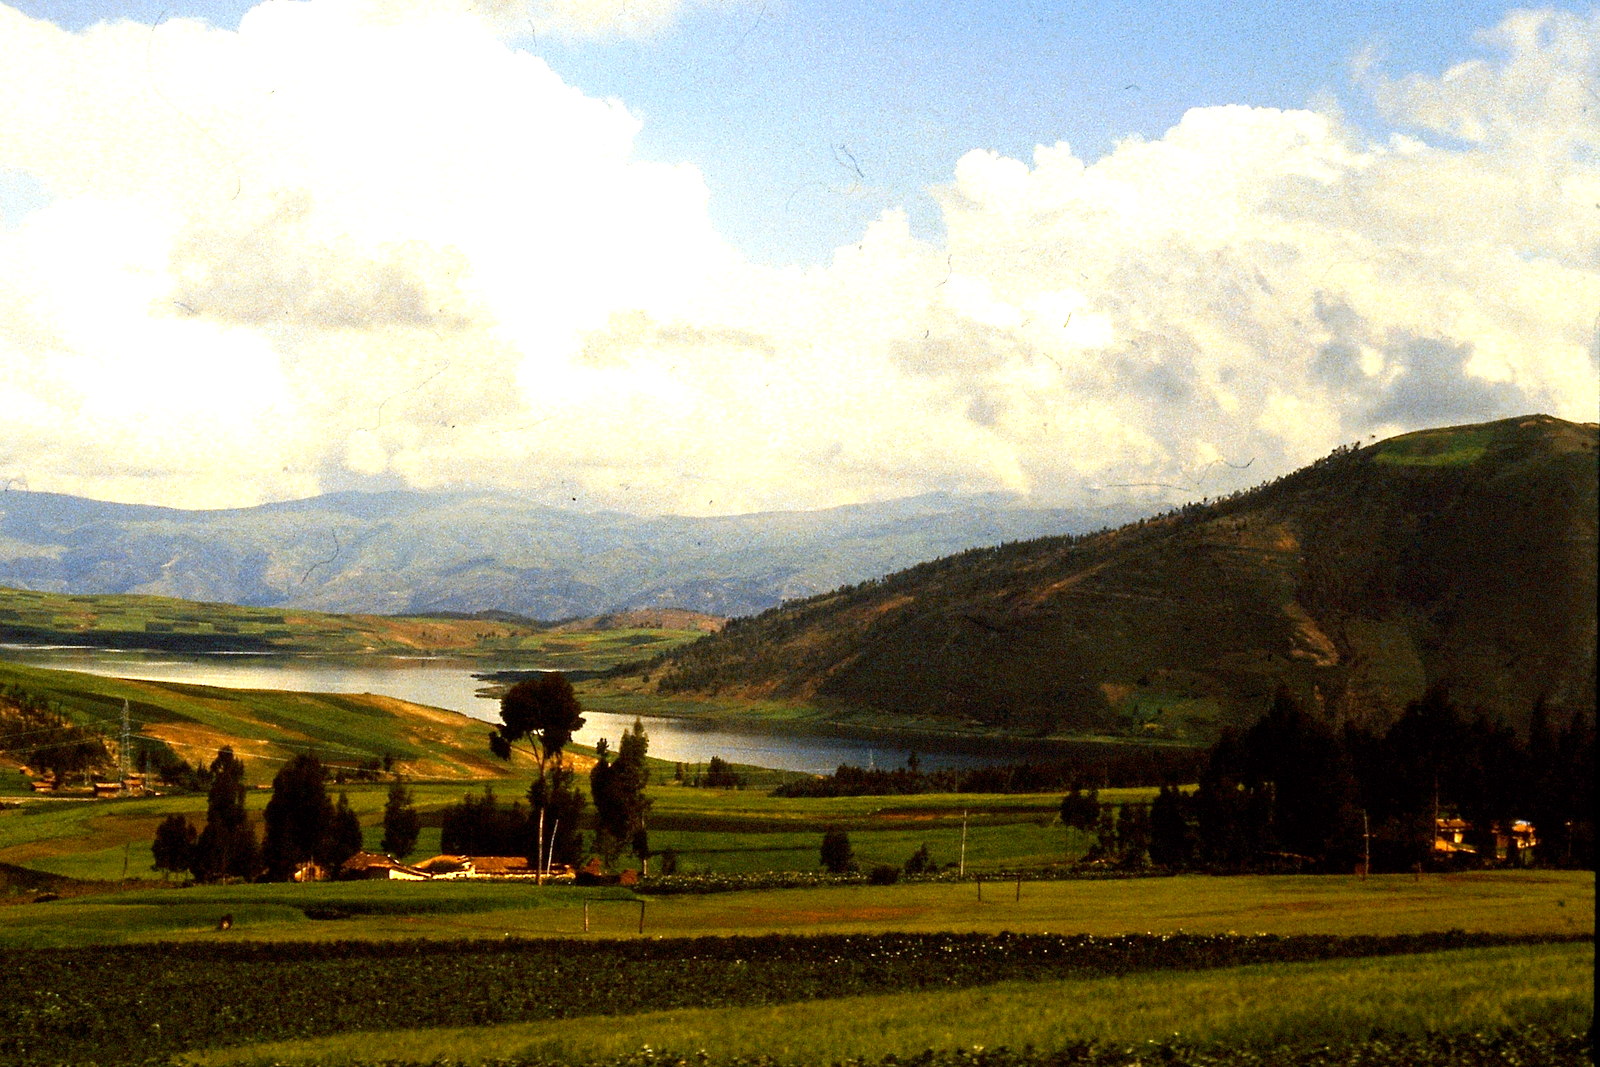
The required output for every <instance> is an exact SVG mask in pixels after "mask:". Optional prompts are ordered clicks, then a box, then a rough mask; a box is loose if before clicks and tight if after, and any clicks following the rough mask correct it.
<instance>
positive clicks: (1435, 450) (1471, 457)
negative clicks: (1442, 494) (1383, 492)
mask: <svg viewBox="0 0 1600 1067" xmlns="http://www.w3.org/2000/svg"><path fill="white" fill-rule="evenodd" d="M1496 440H1497V434H1496V433H1495V431H1494V430H1493V429H1490V428H1482V429H1477V428H1474V429H1461V428H1454V427H1452V428H1446V429H1439V430H1424V431H1422V432H1420V433H1409V434H1406V435H1405V436H1403V437H1396V438H1394V439H1393V440H1390V441H1386V442H1384V443H1383V444H1382V445H1381V446H1379V448H1378V451H1376V452H1375V453H1373V457H1372V458H1373V461H1374V462H1377V463H1382V464H1385V465H1387V466H1395V467H1470V466H1471V465H1472V464H1474V463H1476V462H1477V461H1478V460H1480V459H1482V458H1483V457H1484V456H1485V455H1487V454H1488V452H1489V448H1490V446H1491V445H1493V444H1494V443H1495V442H1496Z"/></svg>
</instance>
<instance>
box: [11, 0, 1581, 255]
mask: <svg viewBox="0 0 1600 1067" xmlns="http://www.w3.org/2000/svg"><path fill="white" fill-rule="evenodd" d="M13 6H15V7H16V8H17V9H18V10H21V11H24V12H27V13H29V14H32V15H35V16H38V17H43V18H48V19H50V20H51V21H53V22H55V23H57V24H58V25H61V26H63V27H66V28H69V29H82V28H83V27H85V26H88V25H90V24H92V23H94V22H98V21H101V20H104V19H114V18H122V19H131V20H133V21H136V22H144V23H148V24H155V23H157V22H159V21H161V20H163V19H172V18H177V17H194V18H203V19H206V20H207V21H209V22H211V23H213V24H215V25H217V26H220V27H226V28H230V29H232V28H237V26H238V22H239V18H240V16H241V15H242V14H243V13H244V12H245V11H247V10H248V9H249V8H251V7H253V6H255V5H254V4H253V3H241V2H238V0H217V2H208V3H194V2H177V0H131V2H126V3H98V2H90V3H78V2H73V3H59V2H49V0H46V2H38V0H23V2H19V3H16V4H14V5H13ZM1567 6H1569V7H1570V9H1571V10H1575V11H1581V10H1584V7H1583V5H1567ZM963 8H965V9H964V10H963ZM1152 10H1153V9H1152V8H1151V7H1150V6H1149V5H1142V4H1066V3H1044V2H1016V3H1013V2H1006V3H991V4H977V5H970V6H967V5H950V4H946V3H935V2H927V0H907V2H896V3H880V4H863V3H852V2H840V0H832V2H805V0H787V2H786V0H758V2H752V3H738V4H729V5H725V6H724V5H715V6H707V7H690V8H688V9H687V10H685V11H683V12H682V14H681V15H680V17H679V18H678V19H677V20H675V21H674V22H673V23H672V24H671V25H670V26H668V27H667V28H665V29H664V30H662V31H661V32H659V33H657V34H652V35H650V36H648V37H644V38H639V37H628V36H620V37H619V36H612V35H601V36H598V37H592V36H574V35H571V34H561V33H558V32H551V33H547V34H545V35H543V36H542V37H541V36H540V35H538V34H537V33H532V32H530V33H527V34H514V35H511V36H510V37H509V41H510V43H512V44H513V45H514V46H515V47H517V48H520V49H525V50H528V51H531V52H534V53H536V54H538V55H541V56H543V57H544V58H545V59H546V60H547V61H548V62H549V63H550V65H551V66H552V67H553V68H554V69H555V70H556V72H557V73H559V74H560V75H561V76H562V77H563V78H564V79H565V80H566V81H568V82H569V83H570V84H572V85H575V86H577V87H579V88H581V89H583V90H584V91H585V92H587V93H590V94H591V95H596V96H602V97H615V98H617V99H620V100H621V101H622V102H623V103H624V104H626V105H627V106H628V107H629V108H630V109H631V110H633V111H634V112H636V113H637V114H638V115H639V116H641V117H642V118H643V119H644V127H643V129H642V131H641V133H640V135H639V138H638V142H637V148H638V151H639V153H640V154H641V155H642V156H644V157H647V158H651V159H655V160H659V161H664V162H680V161H688V162H691V163H693V164H694V165H696V166H697V167H698V168H700V170H701V171H702V172H703V173H704V174H705V177H706V181H707V183H708V185H709V186H710V189H711V194H712V199H711V215H712V218H713V219H714V220H715V222H716V223H717V226H718V228H719V230H720V231H721V232H722V233H723V234H724V235H726V236H727V237H728V238H729V239H730V240H732V241H734V242H735V243H736V244H737V245H738V246H739V247H740V248H741V249H743V250H744V251H745V252H746V253H747V254H749V255H750V256H752V257H753V258H755V259H757V260H760V261H762V262H767V263H816V262H825V261H826V259H827V257H828V256H829V254H831V252H832V251H833V249H834V248H836V247H838V246H840V245H843V244H846V243H848V242H849V241H851V240H852V239H854V238H855V237H856V236H857V235H858V234H859V233H860V232H861V229H862V228H863V226H864V225H865V224H866V223H867V222H869V221H870V220H871V219H872V218H873V217H875V216H876V215H877V214H878V213H879V212H880V211H882V210H883V209H885V208H890V207H903V208H904V209H906V210H907V211H908V212H909V213H910V215H911V219H912V223H913V230H914V232H917V233H919V234H922V235H932V234H936V233H937V232H938V229H939V225H940V223H939V215H938V211H937V210H936V208H935V206H934V204H933V202H932V201H931V200H930V199H929V198H928V196H927V195H926V189H927V188H928V187H930V186H933V185H937V184H940V183H944V182H948V181H949V177H950V170H951V167H952V166H953V164H954V162H955V160H956V159H958V158H960V156H961V155H963V154H964V153H965V152H967V151H969V150H971V149H973V148H990V149H995V150H997V151H999V152H1001V153H1003V154H1005V155H1008V156H1011V157H1014V158H1026V156H1027V154H1028V153H1030V152H1031V151H1032V149H1033V146H1034V145H1036V144H1053V143H1055V142H1056V141H1063V140H1064V141H1067V142H1068V143H1070V144H1071V145H1072V146H1073V148H1074V149H1075V150H1076V152H1077V153H1078V154H1079V155H1080V156H1082V157H1084V158H1086V159H1089V160H1093V159H1097V158H1099V157H1100V156H1102V155H1104V154H1105V153H1107V152H1109V151H1110V150H1111V149H1112V148H1113V147H1114V145H1115V144H1116V142H1118V141H1119V140H1122V139H1124V138H1126V137H1129V136H1134V135H1136V136H1140V137H1144V138H1147V139H1154V138H1159V137H1160V136H1161V135H1162V133H1164V132H1165V131H1166V130H1167V129H1169V128H1170V127H1172V126H1173V125H1175V124H1176V123H1177V122H1178V120H1179V119H1180V118H1181V117H1182V116H1183V113H1184V112H1185V111H1187V110H1188V109H1189V108H1192V107H1205V106H1210V105H1217V104H1249V105H1255V106H1261V107H1276V108H1299V107H1304V106H1306V105H1307V104H1308V103H1309V102H1311V101H1314V100H1316V99H1318V98H1336V99H1338V100H1339V101H1340V103H1341V104H1342V105H1343V106H1344V107H1345V108H1346V109H1347V112H1348V114H1349V116H1350V117H1351V118H1352V120H1353V121H1355V122H1357V123H1358V124H1360V125H1361V126H1362V127H1363V128H1365V129H1368V130H1372V131H1381V130H1382V129H1384V128H1385V123H1384V122H1383V121H1382V120H1381V119H1380V118H1379V117H1378V116H1377V115H1376V114H1375V113H1374V112H1373V111H1372V109H1371V107H1370V106H1368V104H1367V101H1366V100H1365V99H1364V98H1363V96H1362V95H1361V94H1360V93H1352V92H1351V85H1350V81H1351V62H1352V60H1353V59H1354V58H1355V57H1356V56H1357V55H1358V54H1360V53H1362V52H1363V51H1365V50H1368V49H1373V50H1376V52H1377V54H1379V55H1380V56H1381V57H1382V59H1383V62H1384V64H1385V65H1386V66H1388V67H1390V68H1392V69H1393V70H1396V71H1401V72H1407V73H1409V72H1422V73H1429V74H1438V73H1440V72H1442V71H1443V70H1444V69H1445V68H1446V67H1447V66H1449V65H1450V64H1453V63H1458V62H1460V61H1461V60H1463V59H1465V58H1469V57H1472V56H1477V55H1481V54H1484V52H1485V50H1484V49H1483V48H1482V47H1480V46H1479V45H1478V44H1477V43H1476V42H1475V41H1474V35H1475V33H1477V32H1478V31H1479V30H1481V29H1483V28H1485V27H1487V26H1491V25H1493V24H1494V23H1495V22H1497V21H1498V20H1499V18H1500V16H1501V15H1502V14H1503V13H1504V11H1505V10H1506V9H1505V7H1504V6H1503V5H1499V4H1493V3H1482V2H1448V3H1440V2H1435V0H1427V2H1421V0H1418V2H1403V3H1397V2H1385V3H1368V2H1341V3H1328V4H1320V5H1318V7H1317V12H1316V15H1315V17H1308V16H1307V15H1306V8H1305V6H1304V5H1300V4H1288V3H1280V4H1262V3H1250V4H1239V3H1232V4H1225V5H1219V4H1216V3H1196V2H1193V0H1181V2H1175V3H1168V4H1163V5H1161V9H1160V14H1159V16H1156V15H1154V14H1152ZM858 171H859V172H858Z"/></svg>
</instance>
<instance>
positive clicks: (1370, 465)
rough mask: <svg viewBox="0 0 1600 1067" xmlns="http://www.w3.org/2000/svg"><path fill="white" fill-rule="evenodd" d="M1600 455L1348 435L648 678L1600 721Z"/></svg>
mask: <svg viewBox="0 0 1600 1067" xmlns="http://www.w3.org/2000/svg"><path fill="white" fill-rule="evenodd" d="M1596 456H1597V434H1596V427H1595V425H1594V424H1592V423H1591V424H1583V425H1577V424H1573V423H1567V422H1562V421H1560V420H1558V419H1554V418H1549V417H1546V416H1530V417H1526V418H1519V419H1510V420H1505V421H1501V422H1495V423H1488V424H1483V425H1477V426H1463V427H1454V428H1446V429H1438V430H1429V431H1423V432H1419V433H1412V434H1407V435H1404V436H1401V437H1397V438H1393V439H1391V440H1387V441H1383V442H1380V443H1377V444H1373V445H1370V446H1368V447H1365V448H1354V447H1349V448H1343V449H1340V450H1338V451H1336V452H1335V454H1333V455H1331V456H1329V457H1327V458H1326V459H1323V460H1320V461H1318V462H1317V463H1315V464H1313V465H1312V466H1310V467H1308V468H1305V469H1303V470H1300V471H1298V472H1296V473H1294V474H1292V475H1289V476H1287V477H1284V478H1280V479H1278V480H1277V481H1275V482H1273V483H1270V484H1268V485H1265V486H1262V487H1260V488H1258V489H1255V490H1251V491H1249V492H1246V493H1242V494H1237V495H1235V496H1233V497H1230V498H1227V499H1224V500H1221V501H1218V502H1215V503H1210V504H1206V505H1204V506H1201V505H1189V506H1186V507H1184V508H1182V509H1179V510H1177V511H1174V512H1171V513H1168V514H1166V515H1164V516H1159V517H1156V518H1152V519H1148V520H1142V521H1139V522H1137V523H1134V524H1132V525H1129V526H1125V527H1123V528H1121V529H1118V530H1115V531H1113V532H1109V533H1103V534H1100V535H1097V536H1090V537H1051V538H1044V539H1040V540H1035V541H1030V542H1026V543H1021V544H1012V545H1008V546H1005V547H1003V548H996V549H980V550H975V551H971V552H967V553H964V554H960V555H957V556H954V557H951V558H947V559H943V560H938V561H934V562H929V563H924V564H922V565H919V566H916V567H912V568H910V569H908V570H905V571H902V572H900V573H897V574H895V575H893V576H891V577H889V578H886V579H883V580H881V581H873V582H866V583H861V584H857V585H855V586H853V587H850V588H846V589H841V590H838V591H835V592H831V593H827V594H824V595H821V596H818V597H814V598H811V599H809V600H805V601H803V602H799V603H794V604H790V605H788V606H785V607H783V608H781V609H777V610H773V611H769V612H767V613H765V614H763V615H760V616H758V617H755V618H752V619H744V620H736V621H735V622H734V623H732V624H730V625H729V626H728V627H727V628H726V629H724V630H723V631H722V633H720V634H717V635H715V636H712V637H708V638H705V639H703V640H701V641H698V642H695V643H694V644H691V645H687V646H684V647H683V648H682V649H679V650H677V651H675V652H673V653H671V654H669V655H668V656H667V657H666V658H665V659H664V660H661V661H659V662H656V663H653V664H651V665H650V666H649V667H648V668H647V669H646V670H644V671H643V672H641V673H639V674H636V675H635V676H634V677H633V678H632V680H631V682H629V683H627V684H631V685H634V686H639V687H641V688H643V689H645V690H646V691H649V690H655V691H660V692H670V693H682V694H695V693H702V694H718V695H721V696H742V697H752V698H767V699H772V698H776V699H786V698H787V699H793V700H800V701H806V702H810V703H813V704H820V705H823V706H824V707H832V708H835V709H837V710H838V711H839V713H840V714H841V715H842V716H848V715H850V714H852V713H854V714H871V715H875V716H877V718H876V719H874V721H875V722H878V723H886V722H894V723H899V724H903V725H907V726H910V725H924V726H932V725H937V724H941V723H942V724H944V725H947V726H948V725H961V726H967V727H970V728H973V729H982V730H988V731H993V730H1002V731H1007V732H1012V733H1019V734H1037V735H1044V734H1062V733H1079V734H1081V733H1095V732H1101V733H1112V734H1120V735H1123V736H1132V737H1148V738H1172V739H1180V740H1182V739H1189V740H1197V739H1205V738H1209V737H1213V736H1215V735H1216V733H1217V731H1218V730H1219V729H1220V728H1221V727H1223V726H1225V725H1228V724H1240V723H1248V722H1251V721H1254V719H1255V718H1256V717H1257V716H1258V715H1259V714H1261V713H1262V712H1263V711H1265V709H1266V707H1267V705H1268V703H1269V702H1270V700H1271V698H1272V695H1273V694H1274V692H1275V691H1276V690H1277V688H1278V687H1279V686H1285V685H1286V686H1289V687H1290V688H1291V689H1293V690H1295V691H1297V692H1298V693H1299V694H1300V695H1301V696H1302V697H1303V698H1304V699H1305V700H1306V701H1307V702H1308V704H1313V705H1316V706H1320V707H1321V708H1322V709H1324V711H1325V712H1326V713H1327V714H1328V715H1329V716H1331V717H1332V718H1334V719H1335V720H1342V721H1355V722H1365V723H1370V724H1373V725H1378V726H1382V725H1386V724H1387V723H1388V722H1390V721H1392V720H1393V719H1394V718H1395V717H1396V716H1397V715H1398V714H1399V713H1400V712H1401V710H1402V709H1403V707H1404V705H1405V703H1406V702H1408V701H1410V700H1413V699H1415V698H1417V697H1418V696H1420V695H1421V694H1422V693H1423V692H1424V690H1425V689H1426V688H1427V687H1429V686H1444V687H1446V688H1447V689H1448V691H1449V693H1450V695H1451V698H1452V699H1453V700H1454V701H1456V703H1457V704H1458V705H1459V706H1461V707H1463V708H1465V709H1467V710H1468V711H1469V712H1471V711H1473V710H1478V711H1482V712H1484V713H1487V714H1490V715H1493V716H1501V717H1503V718H1505V719H1506V720H1507V721H1509V722H1511V723H1513V724H1520V723H1525V722H1526V721H1527V719H1528V716H1529V714H1530V712H1531V710H1532V708H1533V706H1534V704H1535V702H1536V701H1540V700H1543V701H1544V702H1546V704H1547V705H1549V706H1550V707H1551V709H1552V711H1554V712H1557V713H1561V712H1563V711H1565V712H1572V711H1575V710H1586V711H1588V712H1590V713H1591V714H1592V712H1593V709H1594V705H1595V642H1596V625H1595V594H1596V573H1595V572H1596V506H1597V500H1596V484H1597V460H1596ZM621 681H623V680H619V682H621Z"/></svg>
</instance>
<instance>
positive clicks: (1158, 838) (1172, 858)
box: [1150, 785, 1190, 868]
mask: <svg viewBox="0 0 1600 1067" xmlns="http://www.w3.org/2000/svg"><path fill="white" fill-rule="evenodd" d="M1185 807H1186V804H1185V802H1184V798H1183V794H1182V793H1180V792H1179V791H1178V787H1177V786H1173V785H1164V786H1162V787H1161V792H1160V793H1159V794H1157V796H1156V799H1155V801H1154V802H1153V803H1152V804H1151V805H1150V859H1151V861H1152V862H1154V863H1156V864H1158V865H1159V866H1162V867H1168V868H1178V867H1186V866H1188V864H1189V852H1190V839H1189V823H1188V820H1187V819H1186V818H1185V817H1184V808H1185Z"/></svg>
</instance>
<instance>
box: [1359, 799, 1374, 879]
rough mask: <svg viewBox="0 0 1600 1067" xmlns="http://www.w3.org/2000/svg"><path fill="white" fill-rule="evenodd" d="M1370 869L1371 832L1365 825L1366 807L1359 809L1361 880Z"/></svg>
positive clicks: (1365, 877)
mask: <svg viewBox="0 0 1600 1067" xmlns="http://www.w3.org/2000/svg"><path fill="white" fill-rule="evenodd" d="M1371 870H1372V833H1371V830H1370V828H1369V827H1368V826H1367V809H1366V808H1362V809H1361V880H1362V881H1366V879H1367V874H1368V872H1369V871H1371Z"/></svg>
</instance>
